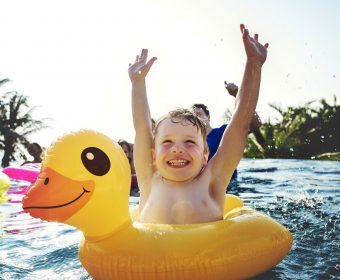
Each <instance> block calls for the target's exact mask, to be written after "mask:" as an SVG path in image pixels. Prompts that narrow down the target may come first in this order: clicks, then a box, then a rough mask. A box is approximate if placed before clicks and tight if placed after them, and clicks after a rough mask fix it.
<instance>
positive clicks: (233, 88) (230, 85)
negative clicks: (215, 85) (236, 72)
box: [224, 81, 238, 97]
mask: <svg viewBox="0 0 340 280" xmlns="http://www.w3.org/2000/svg"><path fill="white" fill-rule="evenodd" d="M224 87H225V88H226V90H227V91H228V92H229V94H230V95H231V96H234V97H236V95H237V92H238V86H237V85H235V84H234V83H227V81H224Z"/></svg>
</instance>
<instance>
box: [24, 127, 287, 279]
mask: <svg viewBox="0 0 340 280" xmlns="http://www.w3.org/2000/svg"><path fill="white" fill-rule="evenodd" d="M129 190H130V169H129V163H128V161H127V159H126V156H125V154H124V152H123V150H122V149H121V147H120V146H119V145H118V144H117V143H116V142H114V141H112V140H111V139H110V138H108V137H106V136H105V135H103V134H100V133H97V132H94V131H90V130H82V131H79V132H75V133H70V134H67V135H65V136H63V137H61V138H59V139H58V140H57V141H56V142H55V143H54V144H52V146H51V147H50V148H49V149H48V151H47V154H46V157H45V159H44V161H43V164H42V168H41V172H40V174H39V176H38V179H37V181H36V183H35V184H34V185H33V187H32V188H31V189H30V190H29V191H28V193H27V194H26V197H25V198H24V199H23V208H24V210H25V211H26V212H28V213H30V214H31V216H33V217H36V218H41V219H43V220H47V221H56V222H62V223H65V224H69V225H71V226H74V227H76V228H77V229H79V230H81V231H82V232H83V235H84V237H83V239H82V241H81V243H80V246H79V258H80V261H81V263H82V264H83V266H84V267H85V269H86V270H87V271H88V272H89V274H90V275H92V276H93V277H94V278H95V279H105V280H107V279H120V280H121V279H134V280H135V279H148V280H152V279H157V280H160V279H161V280H162V279H190V280H192V279H195V280H199V279H223V280H225V279H244V278H249V277H252V276H255V275H258V274H261V273H263V272H265V271H267V270H269V269H270V268H272V267H274V266H275V265H276V264H277V263H279V262H280V261H281V260H282V259H283V258H284V257H285V256H286V255H287V253H288V252H289V250H290V248H291V244H292V236H291V234H290V232H289V231H288V230H287V229H286V228H285V227H283V226H282V225H280V224H279V223H277V222H276V221H275V220H273V219H272V218H270V217H268V216H267V215H264V214H261V213H259V212H256V211H254V210H252V209H249V208H246V207H242V202H241V200H240V199H238V198H235V197H232V196H230V197H228V198H227V204H228V201H230V202H231V203H230V204H232V205H231V206H229V208H226V213H225V216H224V219H223V220H221V221H217V222H210V223H202V224H190V225H169V224H147V223H140V222H137V221H133V220H132V219H131V214H130V210H129V204H128V203H129ZM132 212H133V211H132ZM132 216H133V215H132ZM134 218H135V219H137V218H138V217H137V216H135V217H134Z"/></svg>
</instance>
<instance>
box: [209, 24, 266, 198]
mask: <svg viewBox="0 0 340 280" xmlns="http://www.w3.org/2000/svg"><path fill="white" fill-rule="evenodd" d="M240 27H241V32H242V39H243V44H244V48H245V51H246V55H247V61H246V66H245V70H244V75H243V80H242V84H241V87H240V91H239V92H238V94H237V96H236V101H235V109H234V113H233V116H232V118H231V121H230V123H229V125H228V127H227V129H226V131H225V133H224V135H223V137H222V140H221V143H220V147H219V149H218V150H217V153H216V155H215V156H214V158H212V159H211V165H212V166H213V168H212V172H213V173H214V178H219V182H227V181H228V180H229V179H230V177H231V175H232V173H233V172H234V170H235V168H236V167H237V165H238V163H239V161H240V160H241V158H242V156H243V152H244V147H245V144H246V140H247V135H248V129H249V124H250V122H251V119H252V117H253V115H254V112H255V108H256V103H257V99H258V95H259V91H260V81H261V69H262V65H263V63H264V62H265V61H266V58H267V48H268V44H267V43H266V44H264V45H262V44H260V43H259V42H258V34H255V35H254V37H251V36H250V35H249V31H248V29H246V28H245V27H244V25H243V24H242V25H241V26H240ZM226 185H227V184H225V185H224V186H223V183H222V184H221V183H218V184H212V186H216V187H217V188H218V190H217V191H223V192H224V191H225V187H226Z"/></svg>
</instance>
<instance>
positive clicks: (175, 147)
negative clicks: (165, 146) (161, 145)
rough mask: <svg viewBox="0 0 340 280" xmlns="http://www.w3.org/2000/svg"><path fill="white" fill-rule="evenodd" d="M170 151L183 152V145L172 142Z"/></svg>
mask: <svg viewBox="0 0 340 280" xmlns="http://www.w3.org/2000/svg"><path fill="white" fill-rule="evenodd" d="M171 152H172V153H183V147H182V145H181V144H174V145H173V146H172V147H171Z"/></svg>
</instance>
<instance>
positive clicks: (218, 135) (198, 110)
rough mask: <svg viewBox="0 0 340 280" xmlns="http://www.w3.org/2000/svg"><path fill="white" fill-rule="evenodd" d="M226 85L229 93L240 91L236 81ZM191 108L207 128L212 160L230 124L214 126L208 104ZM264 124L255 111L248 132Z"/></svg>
mask: <svg viewBox="0 0 340 280" xmlns="http://www.w3.org/2000/svg"><path fill="white" fill-rule="evenodd" d="M224 86H225V88H226V89H227V91H228V93H229V94H230V95H231V96H233V97H235V98H236V95H237V93H238V86H237V85H235V84H234V83H227V82H226V81H225V82H224ZM191 110H192V111H193V112H194V113H195V114H196V115H197V116H198V117H199V118H200V119H201V120H202V121H203V122H204V124H205V126H206V130H207V143H208V147H209V158H208V160H210V159H211V158H212V157H213V156H214V155H215V153H216V151H217V149H218V147H219V145H220V142H221V139H222V136H223V133H224V131H225V129H226V128H227V126H228V124H223V125H221V126H220V127H217V128H212V127H211V124H210V112H209V109H208V107H207V106H206V105H204V104H200V103H196V104H193V105H192V106H191ZM261 125H262V122H261V119H260V117H259V116H258V115H257V113H256V112H254V115H253V117H252V119H251V122H250V125H249V130H248V133H251V132H254V131H257V130H258V129H259V128H260V126H261ZM236 177H237V169H235V171H234V173H233V176H232V179H235V178H236Z"/></svg>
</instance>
